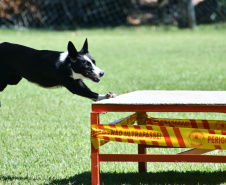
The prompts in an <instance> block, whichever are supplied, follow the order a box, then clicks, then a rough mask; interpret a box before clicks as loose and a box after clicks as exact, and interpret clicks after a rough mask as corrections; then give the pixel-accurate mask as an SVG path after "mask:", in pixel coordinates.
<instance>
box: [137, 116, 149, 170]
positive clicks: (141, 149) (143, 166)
mask: <svg viewBox="0 0 226 185" xmlns="http://www.w3.org/2000/svg"><path fill="white" fill-rule="evenodd" d="M146 119H147V115H146V112H137V124H138V125H145V120H146ZM138 154H146V146H145V145H142V144H138ZM138 171H139V173H142V172H147V162H138Z"/></svg>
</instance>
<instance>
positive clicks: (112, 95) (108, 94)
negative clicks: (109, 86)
mask: <svg viewBox="0 0 226 185" xmlns="http://www.w3.org/2000/svg"><path fill="white" fill-rule="evenodd" d="M105 96H106V99H109V98H115V97H116V96H117V95H116V94H114V93H113V92H112V91H110V92H108V93H107V94H106V95H105Z"/></svg>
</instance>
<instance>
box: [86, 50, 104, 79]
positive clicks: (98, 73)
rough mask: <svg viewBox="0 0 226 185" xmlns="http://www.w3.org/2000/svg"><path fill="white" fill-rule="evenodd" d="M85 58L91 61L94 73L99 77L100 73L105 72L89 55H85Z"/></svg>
mask: <svg viewBox="0 0 226 185" xmlns="http://www.w3.org/2000/svg"><path fill="white" fill-rule="evenodd" d="M83 58H84V59H85V60H86V61H88V62H90V63H91V64H92V68H93V73H94V74H95V75H96V76H97V77H98V78H100V77H101V76H100V74H101V73H103V71H102V70H101V69H100V68H98V67H97V66H96V65H94V64H93V62H92V61H91V60H90V58H89V57H87V56H85V55H84V56H83Z"/></svg>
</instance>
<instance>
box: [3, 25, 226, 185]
mask: <svg viewBox="0 0 226 185" xmlns="http://www.w3.org/2000/svg"><path fill="white" fill-rule="evenodd" d="M86 37H87V38H88V42H89V51H90V53H91V55H92V56H93V57H94V58H95V60H96V61H97V65H98V67H100V68H101V69H103V70H104V71H105V76H104V78H103V79H102V80H101V82H100V83H98V84H95V83H93V82H91V81H87V82H86V84H87V85H88V86H89V87H90V88H91V89H92V90H93V91H95V92H98V93H101V94H103V93H106V92H108V91H114V92H115V93H117V94H123V93H124V91H125V90H127V92H132V91H136V90H226V27H225V25H220V27H218V28H215V26H201V27H197V28H196V29H195V30H193V31H191V30H178V29H176V28H171V29H170V30H166V29H164V28H163V27H149V26H143V27H129V28H127V27H120V28H112V29H110V28H107V29H92V30H79V31H36V30H0V42H3V41H8V42H13V43H19V44H23V45H27V46H30V47H34V48H37V49H49V50H58V51H65V50H66V48H67V42H68V41H69V40H71V41H73V42H74V44H75V46H76V47H77V49H80V48H81V47H82V44H83V42H84V40H85V38H86ZM0 100H1V102H2V107H1V108H0V184H90V181H91V162H90V111H91V104H92V101H91V100H88V99H85V98H82V97H79V96H75V95H72V94H71V93H70V92H69V91H67V90H66V89H65V88H60V89H51V90H49V89H44V88H40V87H38V86H36V85H34V84H32V83H29V82H27V81H26V80H22V81H21V82H20V83H19V85H18V86H8V87H7V88H6V89H5V90H4V92H1V94H0ZM128 114H129V113H108V114H105V115H101V122H102V123H104V122H106V123H108V122H111V121H114V120H116V119H118V118H121V117H124V116H126V115H128ZM150 114H151V115H153V116H155V117H171V118H199V119H223V120H226V115H225V114H218V113H216V114H209V113H205V114H204V113H196V114H194V113H150ZM179 151H184V149H170V150H166V149H148V152H149V153H172V152H173V153H176V152H179ZM101 152H102V153H137V147H136V145H134V144H129V145H128V144H124V143H108V144H107V145H104V146H103V147H102V148H101ZM213 154H224V155H226V151H214V152H213ZM101 182H102V184H105V185H108V184H134V185H136V184H225V183H226V165H225V164H202V163H198V164H195V163H189V164H184V163H148V174H138V173H137V163H101Z"/></svg>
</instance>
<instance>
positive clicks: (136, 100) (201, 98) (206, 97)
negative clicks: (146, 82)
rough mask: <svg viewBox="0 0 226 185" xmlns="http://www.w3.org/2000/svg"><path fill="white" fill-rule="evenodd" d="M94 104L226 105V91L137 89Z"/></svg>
mask: <svg viewBox="0 0 226 185" xmlns="http://www.w3.org/2000/svg"><path fill="white" fill-rule="evenodd" d="M93 104H205V105H207V104H214V105H216V104H219V105H226V91H135V92H131V93H128V94H123V95H119V96H117V97H116V98H111V99H105V100H101V101H98V102H94V103H93Z"/></svg>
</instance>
